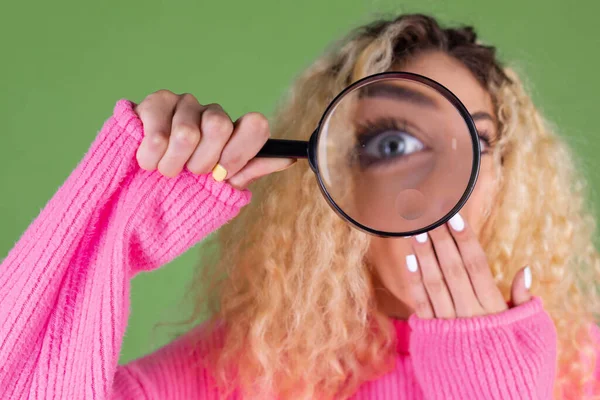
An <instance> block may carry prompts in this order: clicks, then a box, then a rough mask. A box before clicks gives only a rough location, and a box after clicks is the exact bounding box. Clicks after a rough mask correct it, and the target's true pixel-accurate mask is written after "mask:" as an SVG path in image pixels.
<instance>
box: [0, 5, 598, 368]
mask: <svg viewBox="0 0 600 400" xmlns="http://www.w3.org/2000/svg"><path fill="white" fill-rule="evenodd" d="M400 11H420V12H432V13H434V14H435V15H437V16H438V17H440V18H441V19H442V20H443V21H447V22H451V23H463V22H464V23H469V24H474V25H475V26H476V27H477V29H478V31H479V33H480V36H481V37H482V38H483V39H484V40H486V41H488V42H490V43H492V44H495V45H496V46H497V47H498V48H499V50H500V55H501V57H502V58H503V59H504V60H506V61H508V62H509V63H510V64H511V65H514V66H516V67H517V68H518V69H519V70H520V71H521V72H523V73H525V74H526V76H527V77H528V81H529V83H530V86H531V88H532V93H533V96H534V98H535V100H536V101H537V103H538V105H539V106H540V108H541V109H542V110H543V111H544V113H545V114H546V115H547V116H548V118H549V119H551V120H552V121H554V122H555V123H556V124H557V125H558V126H559V127H560V131H561V134H563V135H564V136H565V137H566V138H567V140H568V141H569V142H570V143H571V144H572V145H573V147H574V148H575V150H576V151H577V153H578V154H580V156H581V157H580V160H581V162H582V164H583V166H584V171H585V173H586V174H587V176H588V178H589V179H590V182H591V187H592V188H598V187H600V176H598V174H596V173H595V172H596V171H597V170H598V168H600V162H599V161H597V154H598V150H600V139H599V138H598V130H597V129H596V124H597V121H596V120H597V118H598V111H597V107H598V101H597V93H598V89H599V86H600V85H599V82H600V79H599V78H598V75H597V70H598V63H599V61H600V55H599V49H600V39H599V36H598V34H597V28H596V27H597V26H598V22H597V21H598V20H597V16H598V15H599V14H600V3H599V2H596V1H592V0H586V1H577V2H574V1H567V0H563V1H548V0H546V1H543V0H540V1H527V0H518V1H517V0H503V1H485V0H483V1H482V0H479V1H476V0H472V1H467V0H453V1H440V0H438V1H433V0H429V1H427V0H419V1H383V0H381V1H377V0H371V1H365V0H300V1H298V0H297V1H288V0H283V1H282V0H254V1H242V0H238V1H224V0H221V1H218V0H213V1H206V0H205V1H202V0H197V1H167V0H145V1H122V0H119V1H116V0H110V1H81V0H79V1H76V0H68V1H64V0H63V1H41V0H40V1H21V2H16V1H13V2H2V5H0V89H1V92H0V117H1V118H0V124H1V131H0V139H1V140H0V182H1V186H0V191H1V195H0V224H1V228H0V258H3V257H4V256H5V255H6V253H7V252H8V251H9V249H10V248H11V247H12V245H13V244H14V242H15V241H16V240H17V239H18V238H19V236H20V234H21V232H23V231H24V230H25V228H26V227H27V225H28V224H29V223H30V222H31V220H32V219H33V218H34V217H35V216H36V215H37V213H38V212H39V210H40V208H41V207H43V205H44V204H45V203H46V201H47V200H48V199H49V198H50V197H51V196H52V194H53V193H54V192H55V191H56V189H57V188H58V187H59V186H60V184H61V183H62V182H63V181H64V179H65V178H66V177H67V176H68V174H69V173H70V171H71V170H72V169H73V168H74V166H75V165H76V163H77V162H78V161H79V160H80V159H81V157H82V156H83V154H84V153H85V151H86V150H87V148H88V146H89V144H90V143H91V141H92V140H93V138H94V137H95V135H96V133H97V131H98V129H99V128H100V127H101V125H102V123H103V121H104V120H105V119H106V118H107V117H108V116H109V115H110V113H111V111H112V107H113V105H114V103H115V101H116V100H118V99H120V98H128V99H130V100H133V101H140V100H142V99H143V98H144V96H145V95H147V94H149V93H151V92H153V91H156V90H158V89H162V88H167V89H170V90H172V91H175V92H191V93H194V94H195V95H196V96H197V97H198V98H199V99H200V101H201V102H207V103H208V102H219V103H221V104H222V105H223V106H224V107H225V109H227V110H228V111H229V113H230V114H231V115H232V117H234V118H237V117H238V116H239V115H241V114H242V113H246V112H249V111H260V112H263V113H266V114H267V115H270V114H271V112H272V110H273V107H274V105H275V103H276V102H277V101H278V99H280V98H281V96H282V95H283V94H284V93H285V90H286V88H287V87H288V85H289V84H290V82H291V81H292V79H293V78H294V77H295V76H296V75H297V74H298V73H299V72H300V71H301V70H302V69H303V68H305V67H306V66H307V65H308V64H309V63H310V62H311V61H312V60H313V59H314V58H316V57H317V56H318V55H319V54H320V53H321V52H322V50H323V49H324V48H325V47H326V46H327V45H329V44H330V43H331V42H332V41H333V40H335V39H336V38H338V37H340V36H341V35H343V34H344V33H345V32H346V31H347V30H348V29H349V28H352V27H354V26H356V25H357V24H359V23H363V22H367V21H369V20H370V19H372V18H373V17H374V16H378V15H387V14H389V13H395V12H400ZM594 198H595V199H596V196H594ZM594 203H597V201H595V202H594ZM199 251H201V248H200V246H196V247H195V248H194V249H192V250H191V251H189V252H188V253H186V254H185V255H184V256H182V257H180V258H179V259H177V260H176V261H175V262H173V263H172V265H169V266H167V267H165V268H162V269H160V270H158V271H155V272H152V273H146V274H142V275H139V276H138V277H136V278H135V279H134V280H133V290H132V296H133V298H132V315H131V318H130V324H129V328H128V331H127V334H126V337H125V343H124V347H123V352H122V357H121V362H126V361H128V360H131V359H132V358H135V357H138V356H141V355H143V354H146V353H148V352H150V351H152V350H154V349H156V348H157V347H159V346H161V345H163V344H164V343H166V342H167V341H169V340H171V338H172V337H173V335H174V332H175V331H174V330H173V329H172V328H168V327H165V328H163V327H159V328H157V329H153V327H154V326H155V325H156V324H157V323H158V322H161V321H162V322H168V321H175V320H176V319H177V318H178V317H181V316H182V315H183V314H182V313H183V312H184V311H185V310H186V307H185V306H182V305H180V299H181V297H182V294H183V293H184V291H185V288H186V282H187V280H188V279H189V278H190V277H191V273H192V270H193V268H195V266H196V263H197V261H196V260H197V256H198V252H199Z"/></svg>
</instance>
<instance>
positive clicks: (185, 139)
mask: <svg viewBox="0 0 600 400" xmlns="http://www.w3.org/2000/svg"><path fill="white" fill-rule="evenodd" d="M201 112H202V106H201V105H200V104H199V103H198V100H196V98H195V97H194V96H193V95H191V94H184V95H182V96H181V97H180V98H179V101H178V102H177V105H176V106H175V112H174V114H173V118H172V121H171V136H170V137H169V145H168V147H167V151H166V152H165V154H164V155H163V157H162V158H161V160H160V161H159V163H158V170H159V171H160V173H161V174H163V175H164V176H169V177H174V176H177V175H178V174H179V173H180V172H181V171H182V170H183V167H184V166H185V164H186V162H187V161H188V159H189V158H190V156H191V155H192V153H193V152H194V150H195V149H196V146H198V143H199V142H200V116H201Z"/></svg>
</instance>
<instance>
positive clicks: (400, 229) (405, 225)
mask: <svg viewBox="0 0 600 400" xmlns="http://www.w3.org/2000/svg"><path fill="white" fill-rule="evenodd" d="M257 157H282V158H307V159H308V162H309V164H310V167H311V169H312V170H313V171H314V172H315V175H316V177H317V180H318V182H319V186H320V188H321V191H322V193H323V195H324V196H325V198H326V199H327V201H328V203H329V205H330V206H331V207H332V208H333V210H334V211H335V212H336V213H337V214H338V215H339V216H340V217H342V218H343V219H344V220H346V221H347V222H349V223H350V224H351V225H353V226H354V227H356V228H358V229H360V230H362V231H364V232H367V233H370V234H374V235H377V236H383V237H399V236H412V235H416V234H419V233H423V232H427V231H429V230H431V229H434V228H436V227H438V226H440V225H442V224H444V223H446V222H447V221H448V220H449V219H450V218H451V217H452V216H453V215H454V214H456V213H457V212H458V211H459V210H460V209H461V208H462V207H463V205H464V204H465V203H466V201H467V199H468V198H469V196H470V194H471V192H472V191H473V188H474V187H475V183H476V181H477V176H478V174H479V164H480V144H479V136H478V133H477V129H476V128H475V123H474V122H473V119H472V118H471V115H470V114H469V112H468V111H467V109H466V107H465V106H464V105H463V104H462V103H461V102H460V100H459V99H458V98H457V97H456V96H455V95H454V94H453V93H452V92H450V90H448V89H447V88H446V87H444V86H442V85H441V84H439V83H438V82H436V81H433V80H431V79H429V78H427V77H425V76H422V75H418V74H413V73H408V72H383V73H380V74H375V75H371V76H368V77H366V78H363V79H361V80H359V81H357V82H355V83H353V84H352V85H350V86H348V87H347V88H346V89H344V90H343V91H342V92H341V93H340V94H339V95H338V96H337V97H336V98H335V99H333V101H332V102H331V103H330V104H329V106H328V107H327V109H326V110H325V113H324V114H323V117H322V118H321V120H320V122H319V125H318V127H317V129H316V130H315V131H314V132H313V134H312V135H311V137H310V139H309V140H308V141H300V140H283V139H269V140H268V141H267V143H266V144H265V145H264V147H263V148H262V149H261V150H260V152H259V153H258V154H257Z"/></svg>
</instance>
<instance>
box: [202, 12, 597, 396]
mask: <svg viewBox="0 0 600 400" xmlns="http://www.w3.org/2000/svg"><path fill="white" fill-rule="evenodd" d="M426 50H438V51H444V52H446V53H447V54H450V55H452V56H454V57H456V58H457V59H458V60H460V61H462V62H463V64H464V65H465V66H467V68H469V70H470V71H471V72H472V73H473V74H474V75H475V76H476V77H477V79H479V81H480V83H481V84H482V85H484V87H486V88H487V89H488V90H489V92H490V94H491V95H492V98H493V100H494V102H495V106H496V113H497V116H498V120H499V132H500V139H499V142H498V145H497V146H496V148H495V149H496V150H495V155H496V160H497V166H498V169H497V171H498V175H499V178H500V182H501V185H502V186H501V187H502V189H501V191H500V194H499V197H498V198H497V200H496V206H495V207H494V209H493V210H492V212H491V213H490V214H489V215H488V216H487V222H486V225H485V226H484V229H483V230H482V232H481V237H480V240H481V243H482V245H483V246H484V249H485V251H486V254H487V256H488V259H489V262H490V265H491V268H492V270H493V274H494V276H495V277H496V279H497V283H498V285H499V287H500V289H501V290H502V292H503V293H504V294H505V296H506V298H507V299H508V298H509V293H510V285H511V281H512V278H513V277H514V275H515V273H516V272H517V270H518V269H519V268H520V267H521V266H523V265H526V264H527V265H530V266H531V268H532V270H533V275H534V277H535V280H534V284H533V287H532V289H531V290H532V292H533V293H534V294H535V295H538V296H540V297H541V298H542V299H543V300H544V304H545V308H546V310H547V311H548V312H549V314H550V315H551V316H552V317H553V319H554V321H555V323H556V326H557V330H558V334H559V347H558V351H559V362H560V366H561V369H560V375H559V379H557V384H556V390H557V394H558V395H559V397H562V395H560V393H565V391H566V390H567V389H568V390H569V391H570V392H571V393H575V392H577V391H582V390H583V389H582V388H583V385H584V383H585V382H587V381H588V380H590V379H591V373H592V369H593V368H594V362H592V363H589V362H582V361H581V355H582V354H589V355H590V358H589V359H590V360H593V359H594V348H593V342H592V338H591V337H590V334H589V328H590V325H591V324H592V323H593V321H594V316H593V312H594V310H599V309H600V302H599V299H598V292H597V287H596V286H595V283H596V282H598V281H599V278H600V266H599V265H600V264H599V258H598V254H597V252H596V249H595V248H594V245H593V240H592V237H593V233H594V229H595V228H594V219H593V218H592V216H591V214H590V212H589V211H588V210H587V209H586V206H585V201H584V199H585V197H586V196H585V185H584V182H583V180H582V178H581V177H580V175H579V174H578V173H577V168H576V166H575V165H574V161H573V158H572V155H571V153H570V151H569V150H568V149H567V147H566V145H565V144H564V143H563V141H562V140H561V139H560V138H559V137H558V136H557V135H556V134H555V133H554V132H553V130H552V128H551V127H550V125H549V124H548V123H547V122H546V121H545V120H544V119H543V118H542V116H541V115H540V113H539V111H538V110H537V109H536V107H535V106H534V105H533V103H532V101H531V99H530V97H529V96H528V95H527V93H526V91H525V89H524V88H523V85H522V83H521V82H520V80H519V78H518V76H517V75H516V73H515V72H514V71H512V70H511V69H509V68H502V67H501V66H500V65H499V64H498V62H497V61H496V59H495V51H494V48H493V47H490V46H484V45H482V44H480V43H479V42H478V41H477V37H476V35H475V32H474V31H473V29H472V28H469V27H461V28H442V27H440V26H439V24H438V23H437V22H436V21H435V20H434V19H433V18H431V17H428V16H424V15H403V16H400V17H398V18H396V19H391V20H378V21H376V22H374V23H371V24H369V25H366V26H363V27H360V28H359V29H356V30H354V31H353V32H352V33H351V34H350V35H349V36H348V37H346V38H345V39H343V40H342V41H341V42H338V43H336V44H335V46H334V47H333V48H332V49H331V50H330V51H328V52H327V53H326V54H325V55H324V56H323V57H322V58H320V59H319V60H317V61H316V62H315V63H314V64H312V65H311V66H310V67H309V68H308V69H307V70H306V72H305V73H304V74H303V75H301V76H300V77H299V79H298V80H297V82H296V83H295V85H294V86H293V87H292V89H291V92H290V95H289V97H288V99H287V101H286V102H285V103H284V104H283V105H282V106H281V107H280V109H279V111H278V112H277V114H276V117H275V119H274V121H273V126H272V132H273V136H274V137H282V138H290V139H307V137H308V135H309V134H310V133H311V132H312V131H313V129H314V128H315V126H316V125H317V123H318V121H319V118H320V116H321V114H322V112H323V110H324V109H325V108H326V106H327V104H328V103H329V102H330V101H331V100H332V98H333V97H334V96H335V95H336V94H337V93H339V92H340V91H341V90H342V89H344V88H345V87H346V86H347V85H348V84H350V83H352V82H354V81H356V80H358V79H360V78H362V77H364V76H367V75H370V74H373V73H377V72H383V71H388V70H392V69H395V68H398V66H401V65H402V63H403V62H405V61H406V60H408V59H410V57H411V56H413V55H414V54H417V53H418V52H421V51H426ZM253 196H254V199H253V201H252V203H251V204H250V205H248V206H247V207H246V208H245V209H244V210H243V211H242V212H241V214H240V215H239V216H238V217H237V218H236V219H235V220H234V221H232V222H231V223H229V224H228V225H226V226H224V227H223V228H222V229H221V230H220V231H219V232H218V234H217V235H215V236H214V237H213V238H212V241H210V244H213V245H216V246H218V248H217V249H216V250H218V251H210V249H207V248H206V247H205V248H204V254H209V257H205V258H204V260H203V263H202V266H201V268H199V269H198V273H197V276H196V278H195V279H194V282H193V284H192V288H193V290H194V291H196V293H197V294H198V298H197V301H196V302H195V304H196V308H195V310H194V316H195V317H196V319H197V320H202V319H204V318H206V317H209V319H208V322H206V327H207V332H212V331H213V330H214V329H220V328H224V329H225V332H226V334H225V336H224V339H223V342H222V343H221V346H218V347H214V348H213V349H212V351H211V353H209V354H208V356H207V357H206V359H205V360H204V362H205V363H207V364H209V365H210V370H211V371H213V372H214V375H215V378H216V379H217V382H219V383H220V386H222V387H223V388H233V387H241V388H242V389H243V390H244V392H245V394H246V396H248V397H254V398H266V397H267V395H268V394H277V395H279V396H280V398H283V399H286V398H293V399H295V400H299V399H313V398H317V397H319V398H333V397H335V398H347V397H348V396H350V395H351V394H352V393H353V392H354V391H355V390H356V389H357V388H358V386H359V385H361V384H362V383H363V382H365V381H366V380H370V379H373V378H375V377H377V376H380V375H382V374H384V373H386V372H388V371H389V370H390V369H391V368H393V355H394V351H395V347H394V346H395V342H394V340H395V334H394V331H393V327H392V325H391V322H390V320H389V318H387V317H386V316H385V315H383V314H382V313H381V312H380V311H378V309H377V306H376V302H375V297H374V293H373V285H372V281H371V279H372V272H371V271H370V270H369V267H368V266H367V265H366V263H365V253H366V251H367V249H368V247H369V243H370V237H369V236H368V235H366V234H364V233H362V232H360V231H358V230H356V229H353V228H351V227H350V226H349V225H348V224H346V223H345V222H344V221H342V220H341V219H340V218H339V217H338V216H337V215H336V214H335V213H334V212H333V211H332V210H331V209H330V207H329V206H328V204H327V203H326V201H325V200H324V199H323V197H322V196H321V195H320V193H319V189H318V186H317V182H316V179H315V177H314V174H313V172H312V171H311V170H310V168H309V166H308V163H302V162H300V163H298V165H296V166H294V167H293V168H291V169H290V170H287V171H285V172H281V173H278V174H275V175H272V176H270V177H268V178H266V179H264V180H262V181H261V182H260V183H257V184H256V186H255V187H253ZM233 371H235V372H233ZM226 394H227V389H224V395H226ZM582 397H583V395H582V396H581V397H579V398H582Z"/></svg>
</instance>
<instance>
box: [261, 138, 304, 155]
mask: <svg viewBox="0 0 600 400" xmlns="http://www.w3.org/2000/svg"><path fill="white" fill-rule="evenodd" d="M308 143H309V142H306V141H304V140H287V139H269V140H267V143H265V145H264V146H263V148H262V149H260V151H259V152H258V154H257V155H256V157H265V158H266V157H269V158H308Z"/></svg>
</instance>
